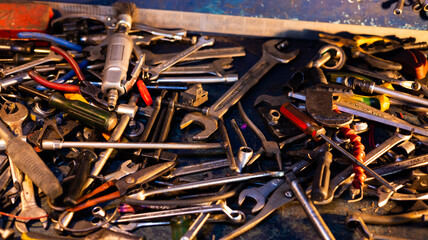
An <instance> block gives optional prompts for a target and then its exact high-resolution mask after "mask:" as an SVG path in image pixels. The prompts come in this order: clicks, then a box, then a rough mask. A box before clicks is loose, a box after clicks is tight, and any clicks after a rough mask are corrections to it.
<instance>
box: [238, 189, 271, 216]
mask: <svg viewBox="0 0 428 240" xmlns="http://www.w3.org/2000/svg"><path fill="white" fill-rule="evenodd" d="M246 197H251V198H253V199H254V200H256V204H255V205H254V207H253V208H252V209H251V213H256V212H258V211H260V210H262V208H263V207H264V206H265V197H264V196H263V195H262V194H261V193H259V192H256V191H251V189H244V190H243V191H242V192H241V193H240V194H239V197H238V204H239V206H241V205H242V203H244V200H245V198H246Z"/></svg>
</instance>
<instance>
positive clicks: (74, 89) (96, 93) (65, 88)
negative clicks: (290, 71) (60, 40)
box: [28, 45, 107, 107]
mask: <svg viewBox="0 0 428 240" xmlns="http://www.w3.org/2000/svg"><path fill="white" fill-rule="evenodd" d="M50 50H51V51H53V52H55V53H57V54H59V55H61V56H62V57H63V58H64V59H65V60H67V62H68V63H69V64H70V65H71V67H72V68H73V70H74V72H75V73H76V76H77V78H78V79H79V80H80V81H81V83H82V85H81V86H78V85H70V84H64V83H55V82H50V81H48V80H46V79H45V78H43V77H42V76H40V74H38V73H37V72H35V71H32V70H31V71H28V76H30V77H31V78H32V79H33V80H34V81H36V82H38V83H40V84H41V85H43V86H44V87H47V88H52V89H54V90H58V91H62V92H70V93H80V94H83V95H84V96H86V97H88V98H90V99H91V100H94V101H96V102H97V103H99V104H100V105H102V106H106V107H107V102H106V101H105V100H104V99H102V98H101V97H100V96H102V94H101V93H102V92H101V89H99V88H97V87H95V86H94V85H92V84H91V83H90V82H88V81H85V75H83V72H82V70H81V69H80V67H79V65H78V64H77V62H76V61H75V60H74V59H73V57H72V56H71V55H70V54H69V53H68V52H67V51H65V50H63V49H61V48H59V47H57V46H53V45H52V46H51V47H50Z"/></svg>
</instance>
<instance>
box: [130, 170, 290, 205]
mask: <svg viewBox="0 0 428 240" xmlns="http://www.w3.org/2000/svg"><path fill="white" fill-rule="evenodd" d="M283 176H284V172H283V171H273V172H259V173H244V174H239V175H235V176H230V177H222V178H214V179H209V180H205V181H199V182H192V183H184V184H179V185H171V186H168V187H166V188H157V189H152V190H147V191H146V190H142V191H140V192H137V193H135V194H132V195H129V196H127V198H128V199H139V200H144V199H145V198H146V197H147V196H152V195H156V194H165V193H171V192H178V191H185V190H190V189H198V188H203V187H204V188H206V187H210V186H218V185H224V184H227V183H235V182H242V181H248V180H251V179H255V178H263V177H276V178H278V177H283Z"/></svg>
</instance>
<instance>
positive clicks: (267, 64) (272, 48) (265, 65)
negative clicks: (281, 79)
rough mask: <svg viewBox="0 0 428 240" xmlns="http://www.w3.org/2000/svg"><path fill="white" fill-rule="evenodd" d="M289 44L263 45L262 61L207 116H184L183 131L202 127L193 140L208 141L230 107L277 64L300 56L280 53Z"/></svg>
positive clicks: (281, 42)
mask: <svg viewBox="0 0 428 240" xmlns="http://www.w3.org/2000/svg"><path fill="white" fill-rule="evenodd" d="M286 45H287V42H285V41H280V40H270V41H267V42H265V43H264V44H263V55H262V57H261V58H260V60H259V61H258V62H257V63H256V64H255V65H254V66H252V67H251V69H250V70H248V72H246V73H245V74H244V76H242V77H241V79H239V80H238V81H237V82H236V83H235V84H233V86H232V87H230V88H229V90H227V91H226V92H225V93H224V94H223V95H222V96H221V97H220V98H219V99H218V100H217V101H216V102H215V103H214V104H213V105H212V106H211V107H209V108H208V109H207V111H206V112H207V115H203V114H201V113H197V112H192V113H188V114H186V115H185V116H184V118H183V120H182V121H181V123H180V128H181V129H183V128H185V127H187V126H189V125H190V124H192V123H193V122H195V123H197V124H198V125H201V126H202V127H203V128H204V130H203V131H202V132H200V133H199V134H197V135H196V136H193V140H206V139H208V138H209V137H210V136H211V135H212V134H213V133H214V132H215V131H216V130H217V127H218V126H217V124H218V123H217V121H218V119H219V118H221V117H222V116H223V115H224V114H225V113H226V112H227V111H228V110H229V108H230V107H232V106H233V105H235V103H237V102H238V101H239V100H240V99H241V98H242V96H244V95H245V93H247V92H248V91H249V90H250V89H251V88H252V87H253V86H254V85H256V84H257V83H258V82H259V80H260V79H261V78H262V77H263V76H264V75H265V74H266V73H267V72H268V71H269V70H270V69H271V68H272V67H273V66H275V65H276V64H278V63H288V62H290V61H291V60H293V59H294V58H296V57H297V55H298V54H299V50H298V49H296V50H293V51H291V52H288V53H284V52H281V51H279V49H278V48H284V47H285V46H286Z"/></svg>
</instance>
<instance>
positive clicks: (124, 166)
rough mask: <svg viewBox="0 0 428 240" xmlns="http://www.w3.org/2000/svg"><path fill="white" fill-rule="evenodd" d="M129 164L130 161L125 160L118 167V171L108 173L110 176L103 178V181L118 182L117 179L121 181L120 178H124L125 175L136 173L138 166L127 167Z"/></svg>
mask: <svg viewBox="0 0 428 240" xmlns="http://www.w3.org/2000/svg"><path fill="white" fill-rule="evenodd" d="M131 163H132V160H126V161H125V162H123V163H122V164H121V165H120V169H119V170H117V171H116V172H114V173H110V174H108V175H106V176H105V177H104V179H105V180H106V181H109V180H112V179H116V180H119V179H121V178H122V177H124V176H126V175H129V174H131V173H134V172H136V171H137V170H138V165H134V166H132V167H129V164H131Z"/></svg>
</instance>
